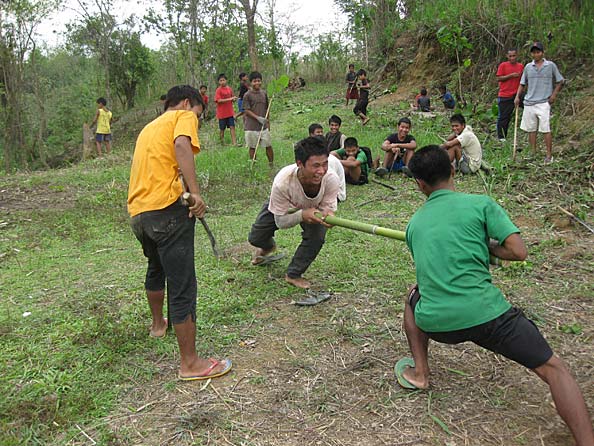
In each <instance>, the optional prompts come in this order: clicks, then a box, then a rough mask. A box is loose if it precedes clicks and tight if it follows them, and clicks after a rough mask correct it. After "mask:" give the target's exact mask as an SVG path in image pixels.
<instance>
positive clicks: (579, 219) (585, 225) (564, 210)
mask: <svg viewBox="0 0 594 446" xmlns="http://www.w3.org/2000/svg"><path fill="white" fill-rule="evenodd" d="M557 207H558V208H559V209H560V210H561V211H563V213H565V214H567V216H569V217H570V218H572V219H574V220H575V221H577V222H578V223H579V224H581V225H582V226H583V227H584V228H586V229H587V230H588V231H590V232H591V233H592V234H594V229H592V227H591V226H590V225H588V223H586V222H585V221H584V220H582V219H581V218H579V217H576V216H575V215H573V214H572V213H571V212H569V211H568V210H567V209H563V208H562V207H561V206H557Z"/></svg>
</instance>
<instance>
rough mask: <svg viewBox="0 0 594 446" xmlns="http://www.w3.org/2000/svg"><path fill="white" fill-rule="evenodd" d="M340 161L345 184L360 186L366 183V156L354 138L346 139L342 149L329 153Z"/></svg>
mask: <svg viewBox="0 0 594 446" xmlns="http://www.w3.org/2000/svg"><path fill="white" fill-rule="evenodd" d="M330 155H331V156H335V157H336V158H338V159H339V160H340V163H341V164H342V167H343V169H344V177H345V180H346V182H347V183H349V184H354V185H362V184H367V183H368V179H367V178H368V169H369V164H368V162H367V155H366V154H365V152H364V151H363V150H362V149H361V148H360V147H359V143H358V142H357V140H356V139H355V138H347V139H345V141H344V149H338V150H334V151H332V152H330Z"/></svg>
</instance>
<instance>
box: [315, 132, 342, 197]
mask: <svg viewBox="0 0 594 446" xmlns="http://www.w3.org/2000/svg"><path fill="white" fill-rule="evenodd" d="M309 136H316V137H318V138H320V139H321V140H322V141H324V127H322V125H321V124H317V123H316V124H312V125H310V126H309ZM343 136H344V135H343ZM343 145H344V141H343ZM328 170H329V171H330V172H334V173H335V174H336V176H337V177H338V182H339V185H338V201H344V200H346V180H345V178H344V169H343V168H342V164H341V162H340V160H339V159H338V158H336V157H335V156H329V157H328Z"/></svg>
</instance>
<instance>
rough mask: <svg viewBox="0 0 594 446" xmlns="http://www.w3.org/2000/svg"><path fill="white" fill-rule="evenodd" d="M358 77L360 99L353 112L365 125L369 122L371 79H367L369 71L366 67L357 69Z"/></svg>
mask: <svg viewBox="0 0 594 446" xmlns="http://www.w3.org/2000/svg"><path fill="white" fill-rule="evenodd" d="M357 77H358V78H359V99H357V104H355V108H353V113H354V114H355V115H356V116H358V117H359V118H360V119H361V123H362V124H363V125H365V124H367V123H368V122H369V118H368V117H367V104H368V103H369V89H370V88H371V85H369V81H368V80H367V72H366V71H365V70H364V69H360V70H359V71H357Z"/></svg>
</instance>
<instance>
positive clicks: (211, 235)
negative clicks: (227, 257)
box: [182, 192, 221, 257]
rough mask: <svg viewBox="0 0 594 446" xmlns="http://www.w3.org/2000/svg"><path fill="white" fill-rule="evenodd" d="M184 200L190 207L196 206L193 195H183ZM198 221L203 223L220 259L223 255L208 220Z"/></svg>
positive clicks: (185, 193) (213, 248)
mask: <svg viewBox="0 0 594 446" xmlns="http://www.w3.org/2000/svg"><path fill="white" fill-rule="evenodd" d="M182 198H183V199H184V200H185V201H187V202H188V204H189V205H190V206H193V205H194V200H193V198H192V195H191V194H190V193H189V192H184V193H183V195H182ZM198 220H200V223H202V227H203V228H204V230H205V231H206V235H207V236H208V240H210V246H211V247H212V252H213V253H214V255H215V257H220V256H221V255H220V253H219V250H218V249H217V241H216V239H215V238H214V234H213V233H212V231H211V230H210V227H209V226H208V223H206V219H205V218H204V217H202V218H199V219H198Z"/></svg>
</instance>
